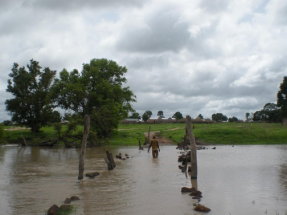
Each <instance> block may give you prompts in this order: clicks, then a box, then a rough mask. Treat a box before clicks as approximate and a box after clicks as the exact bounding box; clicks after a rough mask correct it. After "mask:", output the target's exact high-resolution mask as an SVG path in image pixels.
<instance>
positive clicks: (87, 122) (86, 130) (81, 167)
mask: <svg viewBox="0 0 287 215" xmlns="http://www.w3.org/2000/svg"><path fill="white" fill-rule="evenodd" d="M89 130H90V116H88V115H85V121H84V135H83V139H82V148H81V153H80V158H79V175H78V179H79V180H80V179H83V178H84V169H85V168H84V166H85V163H84V155H85V154H86V147H87V138H88V135H89Z"/></svg>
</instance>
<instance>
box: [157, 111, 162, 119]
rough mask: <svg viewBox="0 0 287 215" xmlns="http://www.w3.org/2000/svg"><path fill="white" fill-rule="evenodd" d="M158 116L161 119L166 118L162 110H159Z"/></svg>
mask: <svg viewBox="0 0 287 215" xmlns="http://www.w3.org/2000/svg"><path fill="white" fill-rule="evenodd" d="M157 116H158V117H159V118H164V115H163V111H162V110H159V111H158V112H157Z"/></svg>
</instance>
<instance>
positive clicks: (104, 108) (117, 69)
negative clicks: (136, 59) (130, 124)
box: [53, 59, 136, 137]
mask: <svg viewBox="0 0 287 215" xmlns="http://www.w3.org/2000/svg"><path fill="white" fill-rule="evenodd" d="M126 72H127V69H126V67H122V66H119V65H118V64H117V63H116V62H114V61H111V60H107V59H92V60H91V61H90V63H89V64H83V69H82V72H79V71H78V70H76V69H74V70H73V71H72V72H70V73H69V72H68V71H67V70H66V69H64V70H63V71H62V72H61V73H60V78H59V79H56V80H55V84H54V86H53V95H54V97H53V99H54V102H55V103H56V104H57V105H59V106H60V107H61V108H63V109H66V110H72V111H74V112H75V113H77V114H79V115H81V116H82V117H84V115H86V114H87V115H93V117H91V129H96V130H95V131H96V133H97V135H98V137H107V136H108V135H109V134H110V132H111V131H112V129H114V128H116V127H117V125H118V123H119V121H120V120H121V119H123V118H126V117H127V116H128V112H129V111H133V109H132V107H131V102H135V101H136V100H135V95H134V94H133V92H132V91H131V90H130V89H129V87H123V86H122V85H123V84H124V83H125V82H126V81H127V80H126V78H125V77H124V74H125V73H126ZM101 114H103V115H102V116H101ZM104 117H107V120H105V118H104ZM102 123H104V125H101V124H102Z"/></svg>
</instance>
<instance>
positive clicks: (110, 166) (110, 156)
mask: <svg viewBox="0 0 287 215" xmlns="http://www.w3.org/2000/svg"><path fill="white" fill-rule="evenodd" d="M106 155H107V158H105V161H106V163H107V165H108V170H113V169H114V168H115V167H116V164H115V161H114V158H113V154H112V153H109V151H108V150H106ZM119 159H122V154H121V153H119Z"/></svg>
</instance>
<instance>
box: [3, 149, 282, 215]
mask: <svg viewBox="0 0 287 215" xmlns="http://www.w3.org/2000/svg"><path fill="white" fill-rule="evenodd" d="M211 148H212V147H209V149H207V150H200V151H197V159H198V179H197V181H196V182H197V186H198V189H199V190H200V191H201V192H202V195H203V198H202V199H201V202H200V203H201V204H203V205H205V206H207V207H209V208H210V209H211V212H209V213H208V214H210V215H219V214H220V215H224V214H226V215H230V214H231V215H235V214H238V215H241V214H256V215H257V214H271V215H276V214H280V215H282V214H283V215H285V214H287V145H273V146H271V145H269V146H234V147H232V146H216V150H212V149H211ZM105 149H108V150H109V151H110V152H112V153H113V155H115V154H118V153H119V152H120V153H122V154H126V153H127V154H129V156H130V158H129V159H127V160H125V161H124V160H117V159H115V161H116V164H117V167H116V168H115V169H114V170H112V171H108V170H107V165H106V163H105V161H104V157H105ZM178 155H180V154H179V151H178V150H176V149H175V146H162V147H161V152H160V155H159V158H158V159H153V158H152V155H151V153H147V150H145V151H139V150H138V148H137V147H101V148H90V149H87V154H86V157H85V173H87V172H95V171H97V172H99V173H100V175H99V176H97V177H96V178H95V179H88V178H84V180H81V181H79V180H77V176H78V157H79V151H78V149H48V148H30V147H27V148H20V147H12V146H6V147H5V146H2V147H0V171H1V174H0V208H1V210H0V214H1V215H2V214H3V215H18V214H21V215H32V214H39V215H44V214H45V212H46V211H47V210H48V208H49V207H50V206H51V205H53V204H57V205H59V206H60V205H61V204H63V202H64V200H65V199H66V198H67V197H70V196H72V195H77V196H79V197H80V201H76V202H73V203H72V205H74V206H75V208H76V211H75V212H74V213H73V214H79V215H84V214H85V215H88V214H97V215H99V214H100V215H101V214H107V215H109V214H111V215H115V214H124V215H135V214H137V215H146V214H151V215H153V214H155V215H196V214H198V215H199V214H202V213H198V212H195V211H194V210H193V208H194V204H195V203H197V200H193V199H192V198H191V197H190V196H189V195H188V194H182V193H181V192H180V191H181V187H184V186H185V187H191V180H190V178H189V176H188V175H186V174H185V173H182V172H181V170H180V169H179V168H178V165H179V164H180V163H178V162H177V157H178Z"/></svg>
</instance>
